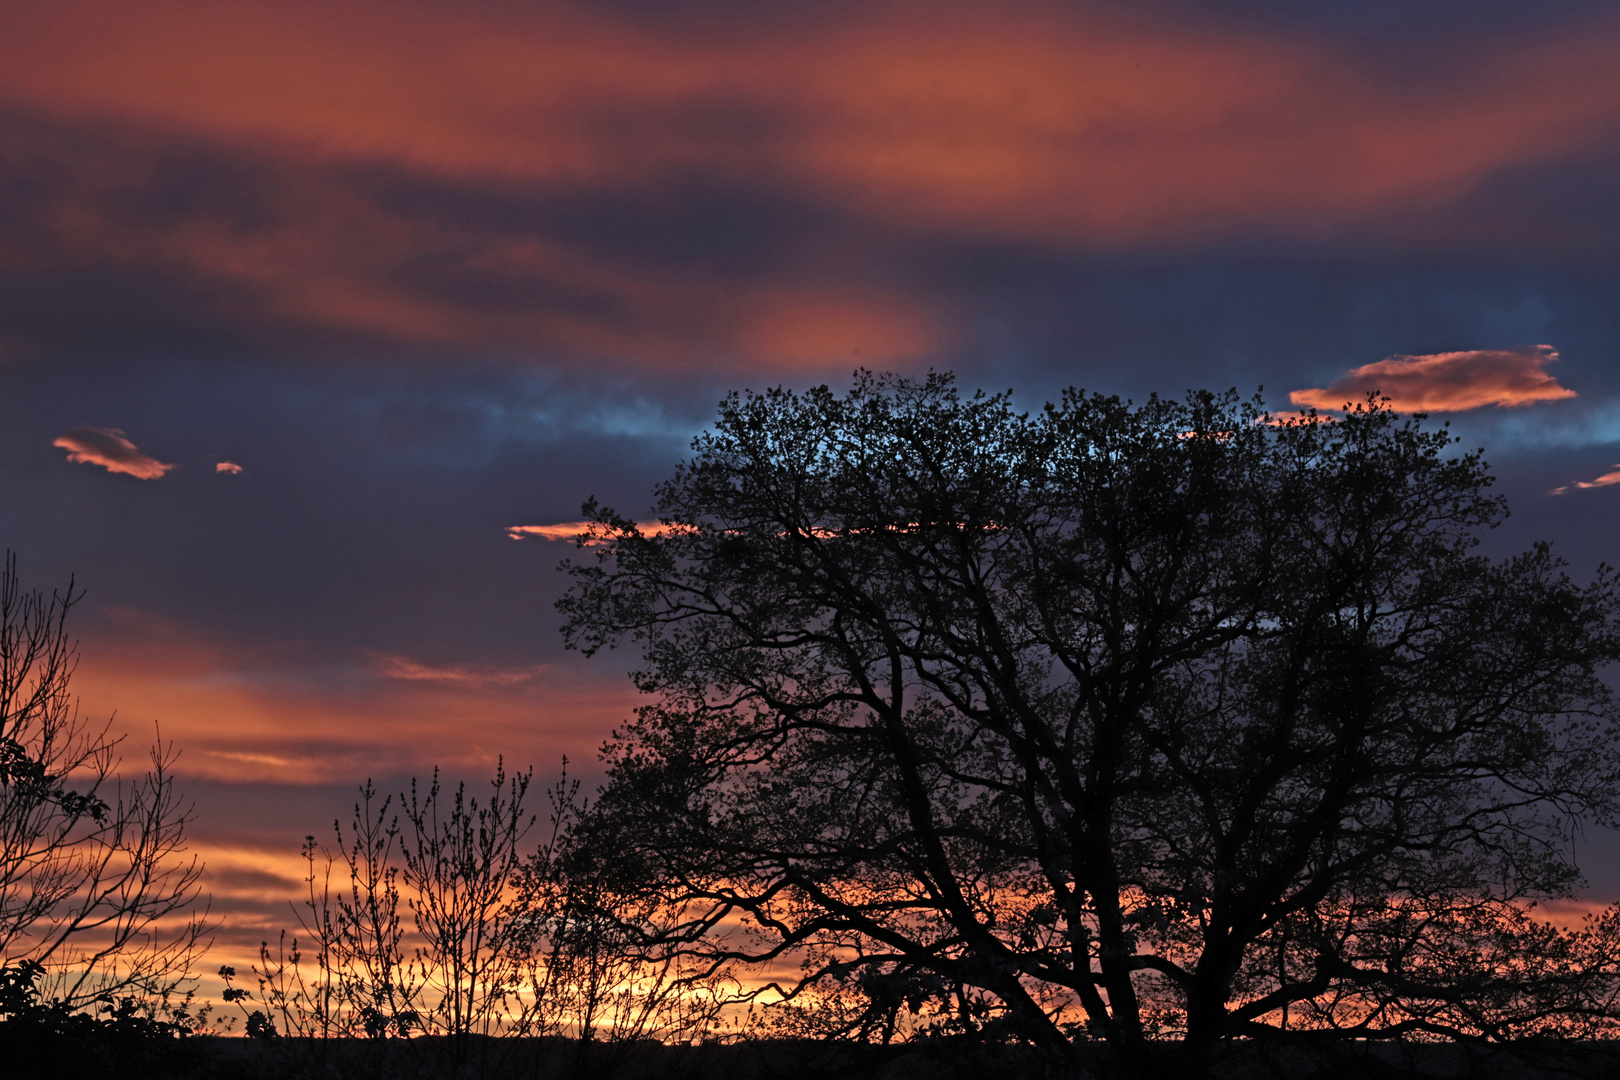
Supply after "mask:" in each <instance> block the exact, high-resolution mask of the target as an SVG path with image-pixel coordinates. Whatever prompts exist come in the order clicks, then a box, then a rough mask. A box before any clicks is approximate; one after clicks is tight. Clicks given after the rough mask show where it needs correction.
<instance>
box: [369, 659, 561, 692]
mask: <svg viewBox="0 0 1620 1080" xmlns="http://www.w3.org/2000/svg"><path fill="white" fill-rule="evenodd" d="M371 665H372V670H373V671H374V672H376V673H377V674H378V675H381V676H382V677H383V678H385V679H398V680H400V681H402V682H431V683H443V684H446V685H449V686H460V687H464V688H466V689H469V690H487V689H490V688H492V687H503V686H523V685H525V684H527V683H531V682H533V681H534V680H535V679H537V678H539V677H540V676H541V675H542V674H543V673H544V672H545V671H546V665H545V664H530V665H525V666H522V667H502V666H500V665H498V664H428V663H423V662H422V661H420V660H412V659H410V658H409V657H405V656H392V655H389V654H387V653H372V654H371Z"/></svg>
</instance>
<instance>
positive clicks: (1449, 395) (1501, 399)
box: [1288, 345, 1575, 412]
mask: <svg viewBox="0 0 1620 1080" xmlns="http://www.w3.org/2000/svg"><path fill="white" fill-rule="evenodd" d="M1557 359H1558V352H1557V350H1555V349H1554V348H1553V347H1552V346H1551V345H1527V346H1521V347H1519V348H1515V349H1470V350H1467V351H1463V352H1444V353H1431V354H1429V355H1425V356H1404V355H1403V356H1391V357H1388V358H1386V359H1384V360H1379V361H1378V362H1377V363H1373V364H1364V365H1362V366H1361V367H1358V368H1354V369H1352V370H1351V371H1350V372H1348V373H1347V374H1346V375H1345V377H1344V378H1342V379H1338V380H1335V381H1334V382H1332V383H1329V384H1328V385H1327V386H1326V387H1325V388H1321V389H1306V390H1295V391H1293V392H1292V393H1290V394H1289V395H1288V399H1289V400H1290V401H1292V402H1293V403H1294V404H1295V405H1298V406H1301V407H1302V408H1317V409H1335V410H1337V409H1342V408H1344V406H1345V404H1346V403H1349V402H1355V401H1360V400H1365V399H1366V397H1367V395H1369V394H1374V393H1376V394H1382V395H1383V396H1385V397H1387V398H1388V399H1389V406H1390V408H1392V409H1398V410H1400V411H1402V412H1463V411H1466V410H1468V409H1479V408H1483V407H1485V406H1487V405H1494V406H1496V407H1498V408H1512V407H1515V406H1521V405H1533V404H1535V403H1536V402H1538V401H1560V400H1562V399H1564V398H1572V397H1574V396H1575V391H1573V390H1570V389H1568V388H1566V387H1563V386H1560V385H1558V380H1557V379H1555V378H1554V377H1553V376H1552V375H1551V374H1549V373H1548V372H1547V370H1546V366H1547V365H1548V364H1551V363H1553V362H1554V361H1556V360H1557Z"/></svg>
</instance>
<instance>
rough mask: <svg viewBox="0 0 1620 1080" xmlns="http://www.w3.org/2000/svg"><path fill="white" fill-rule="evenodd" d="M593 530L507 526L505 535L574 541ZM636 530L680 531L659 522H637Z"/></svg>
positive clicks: (577, 525) (585, 524) (578, 524)
mask: <svg viewBox="0 0 1620 1080" xmlns="http://www.w3.org/2000/svg"><path fill="white" fill-rule="evenodd" d="M594 528H595V522H591V521H564V522H561V523H560V524H557V525H508V526H507V528H506V535H507V536H509V537H511V538H512V539H513V540H530V539H533V540H574V539H577V538H578V537H579V536H580V535H581V534H583V533H588V532H591V531H592V529H594ZM636 528H637V529H639V530H641V534H642V535H643V536H663V535H664V534H665V533H671V532H679V531H681V529H680V526H677V525H665V524H664V523H663V522H661V521H638V522H636Z"/></svg>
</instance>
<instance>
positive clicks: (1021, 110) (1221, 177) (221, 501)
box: [0, 0, 1620, 944]
mask: <svg viewBox="0 0 1620 1080" xmlns="http://www.w3.org/2000/svg"><path fill="white" fill-rule="evenodd" d="M1217 8H1218V9H1219V11H1218V13H1217V10H1216V9H1217ZM1617 301H1620V17H1616V15H1615V7H1614V5H1613V4H1612V3H1597V2H1592V3H1575V2H1572V3H1563V4H1556V5H1534V4H1524V3H1522V2H1512V3H1509V2H1505V0H1344V2H1316V3H1312V2H1287V0H1233V2H1229V3H1225V4H1221V5H1210V4H1205V3H1196V2H1194V0H1128V2H1127V0H1103V2H1095V3H1078V2H1071V3H1062V4H1057V3H1052V4H1042V3H1017V2H1006V0H1003V2H1000V3H997V4H994V5H989V4H963V5H952V4H949V3H941V2H938V0H933V2H929V3H880V2H872V0H867V2H860V3H856V2H846V0H818V2H815V3H787V2H778V0H746V2H744V0H737V2H733V0H691V2H687V0H598V2H594V3H578V4H548V3H542V2H536V0H459V2H456V3H449V2H446V0H438V2H429V0H388V2H386V3H384V2H380V0H379V2H375V3H374V2H370V0H322V2H319V3H315V2H309V3H305V2H302V0H275V2H269V0H256V2H244V0H206V2H204V0H116V2H111V0H108V2H99V0H82V2H81V0H8V2H7V3H5V4H4V5H0V546H7V547H10V548H12V549H13V550H15V551H16V552H17V554H18V559H19V567H20V570H21V573H22V576H23V578H24V583H25V584H27V585H33V586H42V587H46V588H49V587H51V586H60V585H62V584H64V583H65V582H66V580H67V578H68V576H69V575H70V574H76V575H77V580H78V583H79V584H80V585H82V586H83V587H84V588H85V589H86V592H87V598H86V600H85V602H84V604H83V606H82V607H81V608H80V609H79V610H78V612H77V613H76V615H75V617H74V623H75V624H76V630H77V633H78V635H79V636H80V638H81V639H82V654H83V659H82V663H81V666H80V668H79V672H78V676H77V686H78V689H79V692H80V694H81V695H82V699H83V707H84V709H85V711H86V712H87V713H89V714H91V715H93V716H97V717H106V716H108V715H111V714H114V713H116V719H115V724H116V726H117V727H118V728H119V729H120V730H123V731H128V732H130V733H131V740H132V741H131V743H130V745H131V747H132V749H136V750H137V751H138V747H139V745H140V744H141V743H142V742H143V741H149V740H150V738H151V737H152V730H153V725H154V724H161V730H162V735H163V738H164V739H166V740H168V739H172V740H174V742H175V743H176V744H177V745H178V746H179V747H181V748H182V749H183V752H184V756H183V757H182V758H181V761H180V766H179V768H180V772H181V774H182V775H183V777H184V785H185V788H186V790H187V791H188V792H189V793H190V794H191V795H192V797H194V798H195V800H196V801H197V804H198V810H199V817H198V820H197V822H196V824H195V826H194V835H195V837H196V842H197V843H196V846H197V850H198V851H200V852H201V853H202V855H203V856H204V857H205V858H206V859H207V860H208V861H209V863H210V878H209V881H210V888H211V889H212V891H213V893H214V896H215V900H214V911H215V913H216V914H224V915H225V916H227V917H228V918H229V919H232V920H233V922H232V924H231V929H230V930H229V932H228V940H230V941H235V942H237V943H238V944H240V943H241V942H245V941H247V940H249V939H251V940H253V941H255V942H256V941H257V939H258V937H259V936H260V935H261V930H262V929H264V928H269V927H273V926H279V925H283V924H285V923H286V922H287V919H286V917H285V915H284V914H282V913H278V912H277V910H276V909H275V907H274V903H273V901H274V900H275V898H276V897H277V896H278V895H284V894H287V893H290V891H291V890H292V889H293V888H294V887H295V886H296V874H297V867H296V862H297V850H298V846H299V842H300V840H301V839H302V837H303V836H304V835H305V834H306V833H310V832H315V833H322V834H324V833H326V832H329V829H330V823H331V819H332V817H333V816H334V815H335V814H337V813H339V812H340V811H341V810H342V808H343V807H344V805H345V804H346V803H347V802H348V801H349V799H350V796H351V794H352V791H353V788H354V786H355V785H356V784H358V783H359V782H361V781H363V780H365V779H366V778H367V777H375V778H377V779H378V780H379V782H380V783H382V784H384V785H390V786H391V785H397V784H399V783H400V782H402V781H403V780H404V779H406V778H408V777H410V776H411V775H413V774H418V775H425V774H426V773H427V772H429V771H430V770H431V769H432V768H433V767H434V766H435V765H438V766H441V767H442V768H443V769H444V770H445V772H446V773H447V774H448V775H451V776H457V777H460V776H465V777H469V778H477V777H480V776H484V775H487V774H488V772H489V771H490V770H491V769H492V768H493V765H494V762H495V759H496V757H497V755H502V754H504V755H505V756H506V760H507V762H508V764H509V765H515V766H518V767H528V766H531V765H532V766H534V768H535V769H536V775H537V779H541V780H542V781H543V780H549V778H550V777H551V776H552V775H553V774H554V772H555V769H556V766H557V764H558V762H559V760H560V758H561V756H562V755H563V754H565V753H566V754H569V755H570V756H571V757H572V758H573V760H574V761H575V762H576V763H577V765H578V766H579V767H580V768H581V769H582V770H583V771H584V772H585V773H586V774H587V775H589V774H590V773H591V770H592V769H593V768H594V765H593V759H594V753H595V749H596V747H597V746H598V745H599V744H600V742H601V740H602V738H603V737H604V736H605V735H606V734H607V732H608V731H609V729H610V728H611V727H612V726H613V725H614V723H615V722H616V721H617V720H619V719H621V718H623V717H625V716H626V715H627V714H628V712H629V710H630V709H631V708H633V706H634V704H635V696H634V694H633V692H632V690H631V688H630V687H629V686H628V685H627V683H626V682H625V680H624V677H623V673H624V671H625V670H626V668H627V667H628V666H629V665H630V663H631V662H632V660H633V658H631V657H626V656H622V655H616V656H605V657H602V658H598V659H596V660H593V661H584V660H582V659H580V658H579V657H578V656H577V655H575V654H568V653H565V652H564V651H563V650H562V648H561V641H560V638H559V635H558V633H557V623H558V619H557V616H556V614H555V613H554V611H553V610H552V603H553V601H554V600H555V599H556V597H557V595H558V594H559V591H560V590H561V588H562V585H563V579H562V577H561V576H560V575H559V574H558V573H557V572H556V569H555V567H556V564H557V562H558V561H559V559H560V558H562V557H563V556H565V555H567V554H568V550H569V549H568V548H567V547H566V545H564V544H561V543H558V542H556V541H554V540H549V539H547V538H546V536H545V533H544V532H543V531H540V530H536V529H533V528H526V527H532V526H544V525H551V524H557V523H563V522H569V521H573V520H576V519H577V518H578V517H579V507H580V503H581V502H582V501H583V500H584V499H586V498H587V497H589V496H592V495H595V496H597V497H599V498H600V499H601V500H602V501H604V502H606V503H608V504H609V505H612V506H615V507H616V508H618V509H620V510H621V511H623V512H625V513H628V514H632V515H636V514H640V513H642V512H644V511H645V510H646V508H647V506H648V504H649V502H650V489H651V487H652V485H653V484H654V483H655V482H656V481H658V480H659V479H661V478H662V477H664V476H666V475H668V474H669V473H670V471H671V469H672V467H673V465H674V464H675V462H676V461H678V460H679V459H680V457H681V456H682V454H683V452H684V451H685V449H686V446H687V443H688V441H689V440H690V438H691V437H692V435H693V434H694V433H696V432H697V431H699V430H700V429H701V428H702V427H703V425H704V424H705V423H706V422H707V420H708V419H709V418H710V417H711V416H712V415H713V413H714V406H715V402H716V401H717V399H718V398H719V397H720V396H721V395H722V394H723V393H724V392H726V391H727V390H731V389H740V388H745V387H747V388H754V389H762V388H764V387H766V386H769V385H774V384H778V383H786V384H789V385H793V386H801V387H802V386H807V385H812V384H815V383H820V382H824V381H826V382H831V383H832V384H834V385H841V384H844V383H846V382H847V380H848V378H849V375H850V372H851V371H852V370H853V369H854V368H856V367H868V368H875V369H892V370H899V371H904V372H912V373H919V374H920V373H922V372H925V371H926V370H928V369H929V368H939V369H950V370H954V371H955V372H957V374H958V376H959V378H960V380H961V381H962V382H963V383H964V384H966V385H967V386H968V387H970V388H972V387H980V386H982V387H985V388H987V389H992V390H999V389H1006V388H1011V389H1012V390H1013V391H1014V392H1015V395H1016V397H1017V399H1018V400H1019V401H1020V402H1021V403H1023V404H1026V405H1028V406H1032V407H1033V406H1038V405H1039V404H1040V403H1041V402H1042V401H1043V400H1045V399H1046V398H1047V397H1049V396H1053V395H1055V394H1056V392H1057V391H1058V390H1059V389H1060V388H1062V387H1064V386H1067V385H1071V384H1073V385H1079V386H1083V387H1085V388H1087V389H1091V390H1099V391H1104V392H1108V393H1118V394H1122V395H1126V396H1131V397H1135V398H1138V399H1140V398H1141V397H1144V396H1145V395H1146V394H1148V393H1149V392H1152V391H1159V392H1161V393H1168V394H1172V395H1180V394H1181V393H1183V392H1184V391H1186V390H1187V389H1188V388H1192V387H1210V388H1216V389H1224V388H1227V387H1232V386H1236V387H1238V388H1239V389H1240V390H1243V391H1245V392H1253V391H1255V390H1256V389H1257V388H1261V387H1263V388H1264V394H1265V398H1266V400H1267V401H1268V403H1270V405H1271V406H1272V407H1273V408H1275V409H1277V410H1279V411H1283V410H1294V409H1300V408H1305V407H1310V406H1316V407H1319V408H1332V407H1334V406H1337V405H1339V404H1340V403H1342V402H1343V401H1344V400H1345V399H1346V398H1353V397H1357V396H1361V395H1364V394H1365V393H1366V392H1368V391H1369V390H1371V389H1375V388H1376V389H1381V390H1383V391H1384V392H1386V393H1388V394H1389V395H1390V396H1391V398H1392V399H1393V401H1394V403H1395V405H1396V406H1397V407H1400V408H1411V409H1418V408H1421V409H1427V410H1429V411H1431V412H1432V413H1434V414H1436V417H1437V418H1444V419H1449V420H1450V422H1451V424H1452V427H1453V430H1455V431H1456V432H1458V433H1459V434H1460V435H1461V436H1462V437H1463V440H1464V442H1465V444H1466V445H1469V446H1483V447H1484V448H1485V450H1486V454H1487V458H1488V459H1489V460H1490V461H1491V462H1492V464H1493V465H1494V466H1495V469H1496V471H1497V473H1498V475H1499V476H1500V482H1499V490H1501V491H1502V492H1503V493H1504V494H1506V495H1507V496H1508V498H1509V500H1510V505H1511V506H1512V508H1513V512H1514V513H1513V517H1512V519H1511V520H1510V521H1509V522H1508V523H1507V524H1506V525H1505V526H1504V527H1503V528H1501V529H1499V530H1498V531H1497V532H1496V533H1494V534H1492V536H1491V538H1490V540H1489V545H1490V548H1491V550H1493V551H1497V552H1502V553H1505V552H1507V551H1510V550H1516V549H1519V548H1523V547H1525V546H1527V545H1528V544H1529V543H1530V542H1531V541H1533V540H1536V539H1549V540H1553V541H1555V542H1556V545H1557V547H1558V549H1559V550H1561V551H1562V552H1563V553H1564V554H1565V556H1566V557H1567V558H1568V559H1569V560H1570V561H1571V563H1572V564H1573V572H1574V573H1575V575H1576V576H1577V577H1579V578H1583V579H1584V578H1585V577H1586V576H1588V575H1589V574H1590V573H1591V570H1592V569H1593V567H1594V566H1595V565H1596V564H1597V563H1598V562H1599V561H1601V560H1605V559H1607V560H1610V561H1615V560H1616V554H1615V550H1614V548H1615V545H1614V543H1613V541H1612V537H1613V536H1614V535H1615V529H1616V526H1617V525H1620V464H1617V463H1620V365H1617V363H1616V360H1617V358H1620V304H1617ZM137 756H138V754H137ZM537 801H538V800H537ZM1582 852H1583V856H1582V861H1583V864H1584V865H1585V867H1586V869H1587V872H1588V875H1589V877H1590V878H1591V880H1592V883H1593V885H1592V892H1593V895H1594V897H1595V898H1601V899H1604V900H1608V899H1615V898H1620V844H1617V843H1615V842H1614V841H1613V839H1612V838H1610V837H1608V836H1607V835H1605V834H1601V833H1598V832H1596V831H1593V832H1590V833H1589V834H1588V840H1587V842H1586V846H1584V847H1583V848H1582ZM281 910H282V912H284V910H285V909H281ZM230 935H234V936H230Z"/></svg>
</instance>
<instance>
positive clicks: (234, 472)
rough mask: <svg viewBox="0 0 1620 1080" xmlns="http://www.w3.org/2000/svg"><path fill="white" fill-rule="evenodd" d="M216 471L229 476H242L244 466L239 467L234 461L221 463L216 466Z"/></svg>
mask: <svg viewBox="0 0 1620 1080" xmlns="http://www.w3.org/2000/svg"><path fill="white" fill-rule="evenodd" d="M214 471H215V472H216V473H225V474H226V475H228V476H240V475H241V474H242V466H240V465H238V464H237V463H236V462H234V461H221V462H220V463H218V464H217V465H215V466H214Z"/></svg>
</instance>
